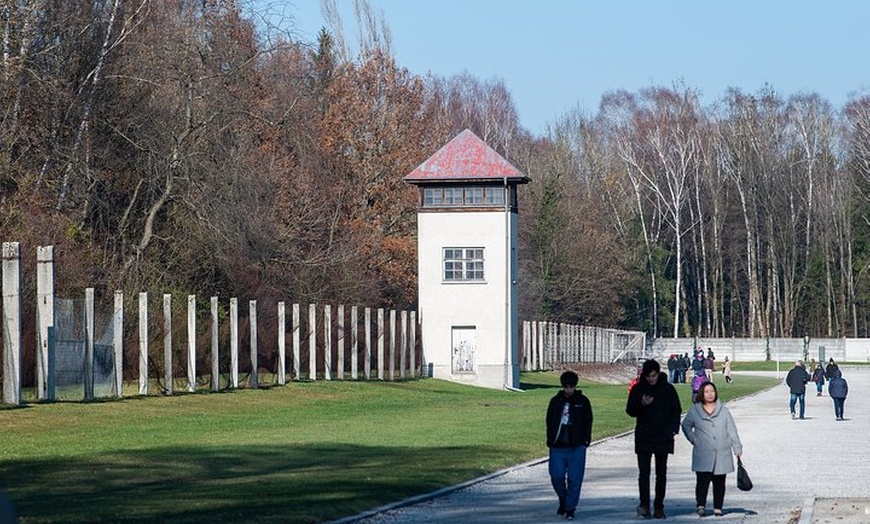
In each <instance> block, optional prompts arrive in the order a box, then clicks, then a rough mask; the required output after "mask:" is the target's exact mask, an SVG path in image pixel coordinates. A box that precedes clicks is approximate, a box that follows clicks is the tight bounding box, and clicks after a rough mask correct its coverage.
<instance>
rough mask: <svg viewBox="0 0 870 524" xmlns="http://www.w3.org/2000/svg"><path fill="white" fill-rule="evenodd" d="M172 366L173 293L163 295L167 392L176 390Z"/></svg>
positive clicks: (164, 365)
mask: <svg viewBox="0 0 870 524" xmlns="http://www.w3.org/2000/svg"><path fill="white" fill-rule="evenodd" d="M173 371H174V370H173V366H172V295H171V294H169V293H164V295H163V381H164V382H165V383H166V394H167V395H172V394H173V393H174V392H175V374H174V373H173Z"/></svg>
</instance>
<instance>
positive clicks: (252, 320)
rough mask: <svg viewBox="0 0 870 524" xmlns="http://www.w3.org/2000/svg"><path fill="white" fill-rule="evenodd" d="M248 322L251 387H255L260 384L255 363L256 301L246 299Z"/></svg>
mask: <svg viewBox="0 0 870 524" xmlns="http://www.w3.org/2000/svg"><path fill="white" fill-rule="evenodd" d="M248 324H249V325H250V326H251V331H250V336H251V384H250V385H251V387H252V388H253V389H257V388H258V387H259V386H260V376H259V374H258V369H257V366H258V363H257V356H258V355H257V301H256V300H249V301H248Z"/></svg>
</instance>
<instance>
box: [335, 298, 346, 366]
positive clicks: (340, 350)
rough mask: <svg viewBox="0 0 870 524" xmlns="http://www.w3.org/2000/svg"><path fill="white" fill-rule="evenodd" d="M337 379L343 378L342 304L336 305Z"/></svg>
mask: <svg viewBox="0 0 870 524" xmlns="http://www.w3.org/2000/svg"><path fill="white" fill-rule="evenodd" d="M337 372H338V377H337V378H338V380H344V306H343V305H339V306H338V366H337Z"/></svg>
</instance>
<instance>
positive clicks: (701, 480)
mask: <svg viewBox="0 0 870 524" xmlns="http://www.w3.org/2000/svg"><path fill="white" fill-rule="evenodd" d="M695 476H696V477H697V482H695V503H696V504H697V505H698V506H706V505H707V491H708V490H709V489H710V482H712V483H713V509H718V510H721V509H722V504H724V503H725V475H714V474H713V472H712V471H696V472H695Z"/></svg>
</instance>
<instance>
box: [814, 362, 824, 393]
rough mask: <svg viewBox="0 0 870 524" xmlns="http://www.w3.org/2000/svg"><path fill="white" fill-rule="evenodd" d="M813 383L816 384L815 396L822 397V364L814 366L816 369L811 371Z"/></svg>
mask: <svg viewBox="0 0 870 524" xmlns="http://www.w3.org/2000/svg"><path fill="white" fill-rule="evenodd" d="M813 382H815V383H816V396H817V397H821V396H822V388H823V387H824V386H825V368H823V367H822V363H821V362H819V363H818V364H816V369H814V370H813Z"/></svg>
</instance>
